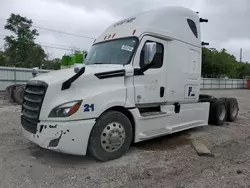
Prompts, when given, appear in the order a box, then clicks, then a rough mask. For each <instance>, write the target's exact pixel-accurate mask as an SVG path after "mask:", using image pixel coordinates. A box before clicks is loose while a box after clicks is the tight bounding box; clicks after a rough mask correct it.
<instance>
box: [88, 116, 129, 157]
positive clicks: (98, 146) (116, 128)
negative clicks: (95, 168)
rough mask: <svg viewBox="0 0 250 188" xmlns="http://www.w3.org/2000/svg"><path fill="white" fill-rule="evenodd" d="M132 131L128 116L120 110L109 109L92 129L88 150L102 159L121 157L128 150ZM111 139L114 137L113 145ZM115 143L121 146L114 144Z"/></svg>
mask: <svg viewBox="0 0 250 188" xmlns="http://www.w3.org/2000/svg"><path fill="white" fill-rule="evenodd" d="M112 131H113V132H112ZM132 132H133V131H132V125H131V122H130V120H129V119H128V118H127V116H125V115H124V114H123V113H121V112H118V111H107V112H105V113H104V114H103V115H101V116H100V117H99V118H98V119H97V121H96V123H95V126H94V128H93V129H92V131H91V134H90V139H89V144H88V151H89V153H90V154H91V155H92V156H93V157H94V158H96V159H97V160H100V161H109V160H113V159H116V158H119V157H121V156H122V155H123V154H125V153H126V152H127V150H128V148H129V146H130V144H131V141H132V137H133V133H132ZM124 133H125V135H124ZM111 135H112V136H111ZM121 136H122V137H123V139H122V138H121ZM109 139H113V142H114V143H113V145H111V143H110V142H111V141H110V140H109ZM114 140H115V141H114ZM119 142H121V143H120V145H119V144H118V143H119ZM115 144H117V145H119V146H117V145H116V146H114V145H115ZM114 148H115V150H114V151H113V149H114Z"/></svg>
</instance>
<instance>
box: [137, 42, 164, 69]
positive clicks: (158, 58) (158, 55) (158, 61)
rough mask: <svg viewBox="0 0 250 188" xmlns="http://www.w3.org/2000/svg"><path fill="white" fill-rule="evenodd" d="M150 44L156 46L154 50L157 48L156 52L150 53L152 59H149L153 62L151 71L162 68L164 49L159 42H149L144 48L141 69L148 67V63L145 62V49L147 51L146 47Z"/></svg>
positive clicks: (141, 56)
mask: <svg viewBox="0 0 250 188" xmlns="http://www.w3.org/2000/svg"><path fill="white" fill-rule="evenodd" d="M149 44H154V48H155V49H154V50H152V51H151V53H149V56H150V57H148V58H149V59H150V60H151V62H150V63H153V65H152V66H151V67H150V69H157V68H161V67H162V64H163V53H164V47H163V45H162V44H160V43H157V42H152V41H147V42H146V43H145V44H144V46H143V48H142V51H141V54H140V67H141V68H142V67H144V66H146V63H145V61H144V58H145V49H146V46H147V45H149ZM152 55H153V56H152ZM151 56H152V57H151Z"/></svg>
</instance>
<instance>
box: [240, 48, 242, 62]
mask: <svg viewBox="0 0 250 188" xmlns="http://www.w3.org/2000/svg"><path fill="white" fill-rule="evenodd" d="M240 63H242V48H241V49H240Z"/></svg>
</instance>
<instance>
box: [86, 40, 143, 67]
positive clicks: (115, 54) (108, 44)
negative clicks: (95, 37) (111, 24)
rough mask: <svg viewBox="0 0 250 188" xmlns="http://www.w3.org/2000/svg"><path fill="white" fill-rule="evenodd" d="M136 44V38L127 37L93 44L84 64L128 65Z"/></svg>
mask: <svg viewBox="0 0 250 188" xmlns="http://www.w3.org/2000/svg"><path fill="white" fill-rule="evenodd" d="M137 43H138V39H137V38H136V37H128V38H121V39H116V40H110V41H105V42H101V43H97V44H94V45H93V46H92V47H91V50H90V52H89V53H88V55H87V58H86V61H85V64H86V65H90V64H120V65H125V64H128V63H129V62H130V60H131V58H132V55H133V53H134V51H135V47H136V45H137Z"/></svg>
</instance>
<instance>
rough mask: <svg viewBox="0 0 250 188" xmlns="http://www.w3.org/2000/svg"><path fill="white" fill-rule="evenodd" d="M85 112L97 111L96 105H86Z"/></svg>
mask: <svg viewBox="0 0 250 188" xmlns="http://www.w3.org/2000/svg"><path fill="white" fill-rule="evenodd" d="M83 107H84V110H83V111H84V112H93V111H95V106H94V104H85V105H84V106H83Z"/></svg>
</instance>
